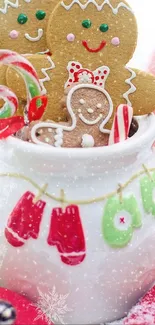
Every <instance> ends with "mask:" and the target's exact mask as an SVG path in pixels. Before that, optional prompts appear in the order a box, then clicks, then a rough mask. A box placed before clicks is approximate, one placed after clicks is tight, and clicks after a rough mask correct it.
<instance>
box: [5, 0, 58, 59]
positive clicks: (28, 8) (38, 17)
mask: <svg viewBox="0 0 155 325" xmlns="http://www.w3.org/2000/svg"><path fill="white" fill-rule="evenodd" d="M9 2H10V1H9ZM10 3H11V4H8V0H5V1H2V0H0V30H1V35H0V47H1V48H7V49H11V50H14V51H16V52H18V53H21V54H25V53H33V54H34V53H37V52H44V51H46V50H47V45H46V37H45V34H46V25H47V21H48V17H49V14H50V10H51V11H52V10H53V7H54V0H40V1H38V0H17V1H14V0H11V2H10ZM50 8H51V9H50Z"/></svg>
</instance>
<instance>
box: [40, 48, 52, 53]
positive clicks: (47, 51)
mask: <svg viewBox="0 0 155 325" xmlns="http://www.w3.org/2000/svg"><path fill="white" fill-rule="evenodd" d="M49 52H50V50H49V49H47V50H46V51H44V52H38V54H47V53H49Z"/></svg>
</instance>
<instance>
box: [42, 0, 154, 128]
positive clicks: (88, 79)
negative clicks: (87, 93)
mask: <svg viewBox="0 0 155 325" xmlns="http://www.w3.org/2000/svg"><path fill="white" fill-rule="evenodd" d="M136 42H137V24H136V19H135V16H134V13H133V11H132V9H131V8H130V6H129V5H128V4H127V3H126V1H124V0H123V1H120V0H81V1H80V0H64V1H62V0H61V1H59V3H58V4H57V6H56V7H55V9H54V10H53V12H52V13H51V15H50V18H49V22H48V27H47V44H48V48H49V50H52V53H53V55H52V60H53V63H54V65H55V68H54V69H53V73H52V81H51V87H50V105H49V106H48V111H47V114H46V118H49V119H53V112H54V114H57V116H59V117H61V116H62V111H61V104H60V102H61V98H62V96H63V93H64V88H66V87H68V86H71V85H72V84H73V83H75V82H80V83H83V84H85V83H88V84H92V85H94V87H95V86H101V87H104V83H103V82H102V81H103V80H104V78H106V79H107V80H106V85H105V90H106V92H107V94H108V96H109V98H110V99H111V102H112V105H111V108H112V110H113V112H114V110H115V108H116V107H117V106H118V105H119V104H120V103H124V104H128V105H129V106H132V107H133V109H134V115H143V114H147V113H150V112H152V111H153V110H154V109H155V100H154V91H155V78H154V77H153V76H152V75H149V74H146V73H143V72H140V71H138V70H135V69H131V68H129V67H127V66H126V64H127V63H128V61H129V60H130V59H131V57H132V55H133V53H134V51H135V47H136ZM103 66H104V69H105V73H104V71H103ZM101 75H102V78H101ZM92 91H93V90H92ZM112 117H113V114H111V117H109V122H108V121H107V122H108V124H107V128H110V127H111V122H112Z"/></svg>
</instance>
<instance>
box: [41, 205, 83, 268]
mask: <svg viewBox="0 0 155 325" xmlns="http://www.w3.org/2000/svg"><path fill="white" fill-rule="evenodd" d="M47 242H48V244H49V245H51V246H52V245H53V246H57V249H58V251H59V253H60V257H61V260H62V262H63V263H65V264H68V265H78V264H80V263H81V262H82V261H83V260H84V258H85V255H86V253H85V251H86V245H85V238H84V233H83V228H82V224H81V218H80V213H79V208H78V207H77V206H76V205H70V206H68V207H67V208H66V209H65V211H63V210H62V209H61V208H54V209H53V211H52V215H51V224H50V231H49V235H48V239H47Z"/></svg>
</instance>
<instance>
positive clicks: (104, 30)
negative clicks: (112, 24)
mask: <svg viewBox="0 0 155 325" xmlns="http://www.w3.org/2000/svg"><path fill="white" fill-rule="evenodd" d="M108 29H109V26H108V25H107V24H101V25H100V31H101V32H103V33H105V32H107V31H108Z"/></svg>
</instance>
